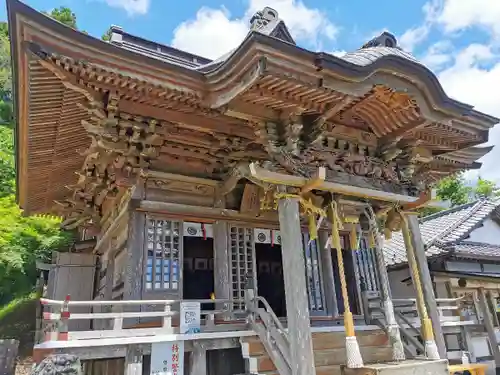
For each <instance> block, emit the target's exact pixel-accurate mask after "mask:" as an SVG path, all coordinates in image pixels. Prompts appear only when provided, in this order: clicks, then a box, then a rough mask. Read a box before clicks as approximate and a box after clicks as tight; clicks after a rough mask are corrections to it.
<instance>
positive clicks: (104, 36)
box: [101, 27, 112, 42]
mask: <svg viewBox="0 0 500 375" xmlns="http://www.w3.org/2000/svg"><path fill="white" fill-rule="evenodd" d="M111 34H112V33H111V27H110V28H109V29H108V30H107V31H106V32H105V33H104V34H102V36H101V39H102V40H104V41H105V42H109V41H111Z"/></svg>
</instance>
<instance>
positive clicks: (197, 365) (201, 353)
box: [189, 341, 207, 375]
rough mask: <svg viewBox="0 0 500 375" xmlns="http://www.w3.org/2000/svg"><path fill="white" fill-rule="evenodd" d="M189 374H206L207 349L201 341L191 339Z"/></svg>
mask: <svg viewBox="0 0 500 375" xmlns="http://www.w3.org/2000/svg"><path fill="white" fill-rule="evenodd" d="M189 375H207V349H206V347H205V344H204V343H203V341H193V351H192V352H191V355H190V357H189Z"/></svg>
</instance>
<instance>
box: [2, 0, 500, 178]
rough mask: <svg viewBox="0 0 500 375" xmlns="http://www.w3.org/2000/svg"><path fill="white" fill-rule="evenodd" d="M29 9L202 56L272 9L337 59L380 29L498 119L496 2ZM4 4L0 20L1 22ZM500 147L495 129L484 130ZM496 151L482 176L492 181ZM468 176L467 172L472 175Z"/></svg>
mask: <svg viewBox="0 0 500 375" xmlns="http://www.w3.org/2000/svg"><path fill="white" fill-rule="evenodd" d="M25 2H26V3H27V4H28V5H30V6H32V7H34V8H35V9H37V10H50V9H52V8H54V7H59V6H61V5H62V6H68V7H70V8H71V9H72V10H73V12H74V13H76V15H77V22H78V27H79V28H80V29H83V30H86V31H87V32H89V33H90V34H92V35H94V36H101V35H102V33H103V32H105V31H106V30H107V28H108V27H109V26H110V25H112V24H114V25H119V26H122V27H123V28H124V30H125V31H127V32H129V33H132V34H136V35H139V36H142V37H144V38H147V39H151V40H154V41H158V42H161V43H165V44H169V45H173V46H174V47H177V48H180V49H184V50H188V51H190V52H193V53H197V54H200V55H202V56H205V57H209V58H216V57H218V56H220V55H222V54H224V53H225V52H227V51H228V50H230V49H231V48H234V47H236V46H237V45H238V43H239V42H240V41H241V40H242V39H243V38H244V36H245V34H246V32H247V31H248V20H249V18H250V17H251V15H252V14H253V13H254V12H255V11H256V10H260V9H262V8H263V7H265V6H270V7H272V8H274V9H276V10H277V11H278V13H279V16H280V17H281V18H282V19H284V21H285V22H286V24H287V26H288V27H289V29H290V31H291V33H292V35H293V36H294V37H295V38H296V40H297V42H298V44H299V45H300V46H302V47H305V48H308V49H312V50H322V51H326V52H330V53H334V54H338V55H341V54H342V53H345V52H346V51H351V50H355V49H357V48H359V47H360V46H361V45H362V44H363V43H364V42H366V41H367V40H369V39H370V38H371V37H373V36H374V35H376V34H378V33H380V32H381V31H383V30H388V31H390V32H392V33H393V34H395V35H396V37H397V38H398V39H399V43H400V46H401V47H402V48H404V49H405V50H407V51H409V52H411V53H413V54H414V55H415V56H416V57H417V58H419V59H420V60H421V61H423V62H424V63H425V64H426V65H427V66H428V67H430V68H431V69H432V70H434V71H435V72H436V74H437V75H438V77H439V79H440V81H441V83H442V85H443V86H444V88H445V91H446V92H447V93H448V94H449V95H450V96H452V97H454V98H456V99H459V100H462V101H465V102H467V103H469V104H473V105H475V106H476V108H477V109H479V110H482V111H485V112H487V113H489V114H492V115H496V116H498V117H500V48H499V46H500V1H499V0H411V1H396V0H391V1H389V0H379V1H376V2H373V1H369V0H349V1H346V0H340V1H320V0H302V1H299V0H230V1H228V0H226V1H220V0H205V1H202V0H183V1H176V2H175V1H174V2H172V1H168V0H25ZM5 12H6V11H5V7H2V9H0V19H6V14H5ZM490 143H491V144H500V126H499V127H498V129H497V128H496V129H494V130H493V131H491V132H490ZM499 158H500V147H498V150H494V151H493V152H492V153H490V154H489V155H488V156H486V157H485V159H484V160H483V162H484V166H483V168H482V169H481V171H480V173H481V176H482V177H485V178H491V179H495V180H497V181H498V182H500V169H498V168H496V166H495V162H496V160H498V159H499ZM473 176H474V175H473V174H470V177H471V178H472V177H473Z"/></svg>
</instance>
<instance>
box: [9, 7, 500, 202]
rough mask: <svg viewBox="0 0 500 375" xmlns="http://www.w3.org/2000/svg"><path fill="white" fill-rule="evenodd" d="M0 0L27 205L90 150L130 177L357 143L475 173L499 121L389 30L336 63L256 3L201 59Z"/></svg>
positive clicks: (68, 176)
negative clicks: (452, 92) (245, 24)
mask: <svg viewBox="0 0 500 375" xmlns="http://www.w3.org/2000/svg"><path fill="white" fill-rule="evenodd" d="M7 5H8V15H9V27H10V35H11V45H12V55H13V61H14V86H15V93H14V94H15V105H16V119H17V128H16V152H17V176H18V199H19V203H20V205H21V207H22V208H23V209H25V210H26V211H27V212H54V201H63V200H65V199H67V198H68V197H69V196H71V195H72V194H73V193H72V190H74V187H75V183H76V184H77V185H78V184H80V182H78V181H83V177H82V173H83V174H85V173H88V172H89V171H90V173H93V172H92V171H91V170H90V169H89V168H87V167H86V166H88V163H90V162H91V161H89V160H90V159H92V157H93V155H94V154H95V155H97V154H99V152H100V151H96V150H102V149H106V150H107V151H105V152H104V154H103V153H101V154H99V155H100V156H99V158H100V159H102V158H103V155H105V157H104V158H106V157H110V158H111V156H113V157H116V155H119V156H120V157H121V158H122V159H123V160H122V161H121V162H120V163H121V164H120V163H119V164H120V165H123V163H125V164H127V165H129V166H130V167H131V168H132V169H133V170H134V171H136V170H138V169H141V168H145V167H147V168H150V169H154V170H161V171H165V172H169V173H180V174H186V175H190V176H195V177H207V178H213V179H222V178H223V177H224V176H225V175H227V174H228V173H230V171H231V169H232V168H233V167H235V166H236V165H238V163H241V162H243V161H260V162H265V161H266V160H269V159H270V158H271V156H270V155H272V158H276V159H278V157H277V153H279V152H281V151H280V150H284V149H286V150H287V152H290V154H291V155H293V157H294V158H299V159H301V160H302V162H303V163H305V164H308V165H316V164H318V163H323V164H325V163H326V164H328V165H329V166H330V167H332V166H333V165H334V164H336V163H338V160H331V154H332V153H338V152H341V151H342V152H345V151H349V152H350V151H352V150H354V149H356V153H358V154H359V155H364V156H366V157H369V158H375V157H381V158H382V159H384V160H385V161H384V163H385V162H389V161H391V160H399V159H395V158H401V157H402V156H401V155H406V156H404V157H405V158H406V159H405V160H407V161H408V160H410V159H411V160H413V161H415V160H418V161H419V163H421V164H419V165H418V172H419V173H422V174H423V173H425V174H426V176H427V175H428V176H430V177H432V178H434V179H435V178H440V177H441V176H442V175H445V174H448V173H452V172H454V171H456V170H459V169H465V168H478V167H479V166H480V164H478V163H477V162H476V160H477V159H478V158H480V157H481V156H483V155H484V154H486V153H487V152H488V151H489V150H490V149H489V148H476V147H474V146H476V145H479V144H482V143H484V142H486V141H487V140H488V130H489V129H490V128H491V127H492V126H494V124H496V123H497V122H498V121H499V120H498V119H496V118H494V117H492V116H488V115H486V114H483V113H481V112H478V111H476V110H474V108H473V107H472V106H470V105H467V104H464V103H461V102H458V101H456V100H454V99H451V98H449V97H448V96H447V95H446V94H445V92H444V91H443V89H442V87H441V85H440V84H439V82H438V80H437V78H436V76H435V75H434V74H433V73H432V72H431V71H430V70H429V69H428V68H426V67H425V66H424V65H423V64H421V63H420V62H418V61H417V60H416V59H415V58H414V57H412V56H411V55H409V54H408V53H406V52H404V51H402V50H401V49H399V48H398V47H397V42H396V40H395V39H394V37H393V36H392V35H390V34H388V33H384V34H382V35H381V36H380V37H379V38H378V39H376V40H374V41H371V42H369V43H368V44H367V45H365V46H363V47H362V48H361V49H360V50H358V51H355V52H352V53H348V54H347V55H345V56H344V57H342V58H340V57H336V56H332V55H329V54H327V53H316V52H311V51H308V50H305V49H302V48H300V47H298V46H296V45H295V42H294V41H293V38H292V37H291V36H290V34H289V32H288V30H287V29H286V25H285V24H284V23H283V22H282V21H281V20H279V19H278V18H277V14H274V15H273V14H272V12H273V10H272V9H270V8H266V9H265V10H264V11H263V12H260V13H258V14H257V15H256V16H255V17H254V19H253V21H254V23H253V26H252V29H251V30H250V31H249V33H248V35H247V37H246V38H245V40H244V41H242V43H241V44H240V45H239V46H238V48H236V49H235V50H234V51H232V52H230V53H228V54H227V55H225V56H223V57H222V58H220V59H218V60H215V61H210V60H208V59H205V58H203V57H199V56H195V55H192V54H189V53H187V52H182V51H178V50H175V49H173V48H171V47H168V46H162V45H159V44H155V43H153V42H149V41H145V40H144V39H141V38H137V37H133V36H131V35H129V34H127V33H125V32H123V30H121V29H119V28H114V29H113V39H112V43H107V42H103V41H101V40H98V39H96V38H93V37H91V36H89V35H86V34H83V33H80V32H78V31H75V30H73V29H70V28H68V27H66V26H64V25H62V24H60V23H58V22H56V21H54V20H52V19H50V18H48V17H46V16H44V15H43V14H41V13H38V12H36V11H35V10H33V9H31V8H29V7H28V6H26V5H24V4H23V3H21V2H19V1H17V0H7ZM270 12H271V13H270ZM266 17H267V18H266ZM283 124H284V125H283ZM297 124H300V126H298V125H297ZM89 135H91V136H92V137H90V136H89ZM110 144H112V145H110ZM415 147H418V150H417V151H415V153H414V154H412V155H410V153H411V152H410V151H409V150H410V148H411V149H412V150H413V149H414V148H415ZM402 150H403V151H402ZM393 151H394V155H392V152H393ZM106 155H107V156H106ZM396 155H400V156H396ZM89 158H90V159H89ZM132 159H133V160H132ZM370 160H371V159H370ZM377 160H378V159H377ZM422 160H426V161H427V162H426V163H423V161H422ZM413 161H412V162H413ZM113 163H115V164H116V161H114V162H113ZM314 163H316V164H314ZM422 163H423V164H422ZM424 164H425V165H424ZM82 165H83V167H82ZM93 165H94V164H93ZM114 167H115V169H116V165H114ZM106 168H107V167H106V166H105V167H104V169H106ZM332 169H335V168H334V167H332ZM92 170H93V169H92ZM106 170H107V169H106ZM77 172H78V173H80V175H79V176H78V175H77V174H76V173H77ZM106 173H108V172H106ZM356 173H358V174H359V173H360V172H359V171H358V172H356ZM370 173H371V172H366V173H365V174H363V176H365V177H366V176H372V175H373V173H372V174H370ZM384 173H385V172H384ZM389 174H390V173H389ZM378 177H380V176H378ZM432 178H430V180H432ZM430 180H429V181H430ZM427 182H428V181H427V180H426V183H427ZM82 183H83V182H82ZM383 188H384V187H383V185H381V189H383ZM79 194H80V195H85V193H82V192H80V193H79ZM85 199H87V198H85Z"/></svg>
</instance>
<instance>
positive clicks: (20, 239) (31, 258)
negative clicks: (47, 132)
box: [0, 7, 76, 304]
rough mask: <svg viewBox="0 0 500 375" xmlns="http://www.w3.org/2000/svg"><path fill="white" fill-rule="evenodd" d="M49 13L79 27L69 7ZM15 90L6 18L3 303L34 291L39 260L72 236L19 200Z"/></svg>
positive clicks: (1, 156) (0, 91) (0, 116)
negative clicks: (27, 213)
mask: <svg viewBox="0 0 500 375" xmlns="http://www.w3.org/2000/svg"><path fill="white" fill-rule="evenodd" d="M47 14H48V15H49V16H51V17H53V18H55V19H57V20H58V21H60V22H62V23H64V24H66V25H68V26H70V27H73V28H76V16H75V14H74V13H73V12H71V10H69V9H68V8H64V7H61V8H58V9H54V10H53V11H51V12H50V13H47ZM11 92H12V69H11V56H10V43H9V33H8V27H7V24H6V23H5V22H4V23H0V304H2V303H5V302H8V301H9V300H11V299H13V298H15V297H17V296H19V295H21V294H25V293H27V292H29V291H31V290H32V288H33V286H34V285H35V282H36V278H37V270H36V261H37V260H40V261H48V260H49V259H50V256H51V254H52V252H53V251H60V250H65V249H67V248H68V246H69V243H70V241H71V240H72V234H71V233H68V232H62V231H61V230H60V228H59V224H60V220H61V219H60V218H58V217H53V216H40V215H35V216H25V215H23V213H22V211H21V209H20V208H19V206H18V205H17V203H16V198H15V166H14V126H13V123H14V122H13V118H12V107H11Z"/></svg>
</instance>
